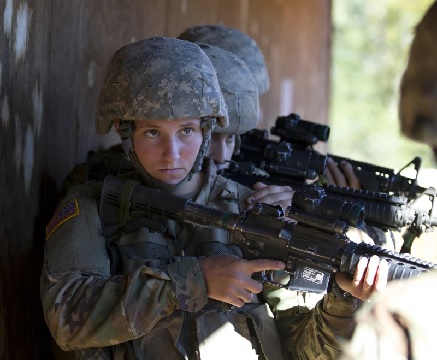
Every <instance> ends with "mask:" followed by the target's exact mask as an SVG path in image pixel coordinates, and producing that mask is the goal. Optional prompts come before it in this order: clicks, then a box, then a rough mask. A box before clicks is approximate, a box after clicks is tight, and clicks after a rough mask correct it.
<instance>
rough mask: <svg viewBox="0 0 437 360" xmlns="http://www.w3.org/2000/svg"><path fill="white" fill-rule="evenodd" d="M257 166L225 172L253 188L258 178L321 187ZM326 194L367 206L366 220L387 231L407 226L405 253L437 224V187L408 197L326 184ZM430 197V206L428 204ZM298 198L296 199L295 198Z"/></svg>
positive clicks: (241, 165) (298, 186)
mask: <svg viewBox="0 0 437 360" xmlns="http://www.w3.org/2000/svg"><path fill="white" fill-rule="evenodd" d="M262 171H264V170H261V169H257V168H256V167H255V166H254V164H252V163H250V162H246V163H238V162H232V163H231V164H230V166H229V168H228V169H225V170H223V171H222V175H223V176H225V177H228V178H230V179H232V180H235V181H237V182H239V183H241V184H243V185H245V186H248V187H252V186H253V184H254V183H255V182H257V181H262V182H264V183H265V184H268V185H289V186H291V187H293V189H294V190H298V191H304V190H307V189H310V188H318V187H317V186H315V185H303V184H302V183H299V182H296V181H290V179H289V178H288V177H286V176H279V175H278V174H277V173H273V174H269V173H268V172H265V173H263V174H262V175H261V172H262ZM322 189H323V190H324V194H325V195H327V196H329V197H330V198H335V199H338V200H340V201H343V202H347V203H349V204H356V205H361V206H362V207H363V208H364V220H365V222H366V223H367V224H368V225H373V226H376V227H378V228H381V229H383V230H395V231H401V230H402V228H406V229H405V231H404V233H403V235H402V238H403V245H402V247H401V249H400V252H401V253H411V247H412V244H413V241H414V239H416V238H417V237H419V236H420V235H421V234H422V233H424V232H432V231H434V227H436V226H437V206H436V201H437V200H436V189H435V188H433V187H429V188H427V189H425V190H424V191H423V192H422V193H421V194H419V195H418V196H417V197H416V198H414V199H412V200H411V199H408V198H407V197H405V196H396V195H390V194H387V193H382V192H375V191H368V190H357V189H351V188H347V187H342V186H337V185H323V187H322ZM424 200H428V205H429V206H427V204H425V203H424ZM293 201H294V198H293Z"/></svg>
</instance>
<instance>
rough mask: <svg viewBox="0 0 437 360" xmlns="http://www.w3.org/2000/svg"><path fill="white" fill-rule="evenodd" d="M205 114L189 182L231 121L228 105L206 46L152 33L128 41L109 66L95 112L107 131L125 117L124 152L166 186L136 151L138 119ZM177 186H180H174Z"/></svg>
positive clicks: (101, 127)
mask: <svg viewBox="0 0 437 360" xmlns="http://www.w3.org/2000/svg"><path fill="white" fill-rule="evenodd" d="M192 118H200V119H201V120H202V121H201V127H202V132H203V142H202V145H201V147H200V150H199V154H198V156H197V159H196V161H195V164H194V166H193V169H192V170H191V172H190V174H189V175H188V177H187V179H186V180H190V179H191V177H192V175H193V174H194V173H196V172H198V171H200V169H201V166H202V161H203V157H204V155H205V154H206V151H207V149H208V146H209V143H210V139H211V132H212V129H213V128H214V125H215V123H216V121H217V124H218V125H219V126H227V125H228V115H227V107H226V103H225V101H224V99H223V96H222V94H221V90H220V87H219V84H218V81H217V76H216V72H215V69H214V66H213V65H212V63H211V61H210V60H209V58H208V56H206V54H205V53H204V52H203V51H202V49H201V48H200V47H199V46H198V45H196V44H194V43H189V42H187V41H182V40H178V39H174V38H165V37H152V38H149V39H145V40H142V41H138V42H135V43H132V44H128V45H125V46H123V47H121V48H120V49H119V50H117V51H116V52H115V54H114V55H113V56H112V58H111V59H110V61H109V64H108V66H107V68H106V72H105V76H104V81H103V85H102V90H101V93H100V97H99V102H98V107H97V113H96V130H97V133H99V134H106V133H108V132H109V130H110V129H111V126H112V124H113V123H114V121H115V120H120V135H121V139H122V146H123V150H124V153H125V155H126V157H127V158H128V159H130V160H131V161H132V162H133V164H134V166H135V168H136V169H137V171H139V172H140V174H141V175H142V177H143V179H144V180H145V181H146V183H148V184H149V185H152V186H155V187H158V188H165V189H166V190H173V189H169V187H172V186H173V187H175V186H177V185H168V186H167V185H166V184H163V183H161V182H159V181H158V180H156V179H153V178H152V177H150V176H149V175H148V174H147V173H146V172H145V170H144V168H143V167H142V165H141V163H140V162H139V160H138V158H137V156H136V155H135V152H134V147H133V143H132V133H133V131H134V126H135V125H134V121H133V120H140V121H141V120H168V121H171V120H173V119H174V120H177V119H192ZM175 189H176V188H175Z"/></svg>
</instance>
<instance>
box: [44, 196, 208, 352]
mask: <svg viewBox="0 0 437 360" xmlns="http://www.w3.org/2000/svg"><path fill="white" fill-rule="evenodd" d="M49 225H50V227H48V230H47V236H46V238H47V240H46V242H45V250H44V266H43V271H42V274H41V287H40V295H41V301H42V305H43V311H44V316H45V319H46V322H47V324H48V327H49V329H50V332H51V334H52V336H53V338H54V339H55V340H56V342H57V343H58V345H59V346H60V347H61V348H62V349H64V350H76V349H81V348H88V347H101V346H109V345H113V344H114V341H115V342H117V343H121V342H125V341H128V340H132V339H134V338H137V337H139V336H142V335H144V334H145V333H147V332H149V331H150V330H151V329H153V327H154V326H155V325H156V324H157V322H159V320H161V319H162V318H164V317H167V316H169V315H170V314H172V313H173V312H174V311H175V310H178V309H184V310H188V311H196V310H198V309H199V308H201V307H202V306H203V305H204V304H205V303H206V301H207V295H206V288H205V285H204V282H203V277H202V275H201V272H200V269H199V264H198V260H197V259H196V258H181V259H178V260H176V261H174V263H172V264H170V265H168V267H167V268H159V269H155V268H148V267H145V266H142V267H139V268H138V269H136V270H134V271H133V272H132V273H130V274H126V275H119V276H111V275H110V270H109V266H110V264H109V259H108V255H107V252H106V248H105V239H104V237H103V236H102V233H101V228H100V220H99V216H98V212H97V200H96V198H94V197H92V196H82V195H81V196H78V197H71V198H67V199H65V201H63V202H62V205H60V207H59V208H58V210H57V211H56V213H55V215H54V216H53V218H52V220H51V221H50V223H49ZM187 287H188V288H189V290H187Z"/></svg>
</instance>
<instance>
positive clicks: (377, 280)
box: [335, 255, 388, 300]
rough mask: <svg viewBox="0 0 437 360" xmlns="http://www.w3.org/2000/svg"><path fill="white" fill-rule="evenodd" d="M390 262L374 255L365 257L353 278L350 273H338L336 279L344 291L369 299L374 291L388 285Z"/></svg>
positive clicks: (359, 263)
mask: <svg viewBox="0 0 437 360" xmlns="http://www.w3.org/2000/svg"><path fill="white" fill-rule="evenodd" d="M387 277H388V263H387V261H386V260H384V259H382V260H380V259H379V257H378V256H376V255H374V256H372V257H371V258H370V259H367V258H366V257H363V258H361V259H360V261H359V262H358V265H357V270H356V271H355V274H354V276H353V278H352V280H351V277H350V274H346V273H337V274H336V275H335V281H336V282H337V284H338V286H339V287H340V288H342V289H343V290H344V291H347V292H349V293H350V294H351V295H353V296H355V297H356V298H358V299H361V300H368V299H369V297H370V295H371V294H372V293H373V292H374V291H383V290H384V289H385V288H386V286H387Z"/></svg>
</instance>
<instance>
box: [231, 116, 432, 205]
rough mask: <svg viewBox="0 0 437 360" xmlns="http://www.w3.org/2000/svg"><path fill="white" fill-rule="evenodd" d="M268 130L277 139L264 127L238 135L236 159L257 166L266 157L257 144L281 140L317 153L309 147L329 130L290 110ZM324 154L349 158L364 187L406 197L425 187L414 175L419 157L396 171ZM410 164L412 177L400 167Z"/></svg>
mask: <svg viewBox="0 0 437 360" xmlns="http://www.w3.org/2000/svg"><path fill="white" fill-rule="evenodd" d="M270 133H271V134H273V135H276V136H278V137H279V141H275V140H271V139H269V132H268V131H267V130H260V129H254V130H251V131H249V132H247V133H245V134H243V135H241V146H240V155H238V156H237V157H235V160H236V161H251V162H253V163H254V164H255V165H257V166H260V164H261V162H262V161H269V160H268V159H265V155H264V154H262V153H260V151H259V150H258V151H257V150H256V149H259V148H260V147H261V148H262V149H264V148H265V147H266V146H273V145H275V144H276V145H277V144H279V143H281V142H286V143H289V144H290V148H291V149H293V150H299V151H302V152H309V154H313V153H317V152H315V151H314V150H313V149H312V146H313V145H314V144H315V143H316V142H317V141H323V142H326V141H327V140H328V138H329V134H330V131H329V126H327V125H321V124H317V123H315V122H311V121H308V120H302V119H301V118H300V116H299V115H297V114H293V113H291V114H290V115H288V116H279V117H278V118H277V119H276V122H275V126H273V127H272V128H271V129H270ZM309 154H307V155H301V156H307V157H308V156H310V155H309ZM327 156H329V157H331V158H332V159H333V160H334V161H336V162H337V163H338V162H340V161H342V160H345V161H347V162H349V163H350V164H351V165H352V167H353V168H354V172H355V174H356V175H357V177H358V179H359V180H360V183H361V185H362V187H363V188H364V189H365V190H369V191H376V192H384V193H390V194H393V195H401V196H406V197H408V198H409V199H414V198H416V197H417V196H418V195H420V194H421V193H423V191H425V190H426V189H425V188H423V187H420V186H419V185H418V183H417V177H418V175H419V170H420V167H421V164H422V159H421V158H420V157H415V158H414V159H413V160H411V161H410V162H409V163H407V164H406V165H405V166H404V167H402V168H401V169H400V170H399V171H398V172H395V171H394V170H393V169H390V168H386V167H382V166H378V165H375V164H370V163H366V162H362V161H357V160H353V159H350V158H347V157H341V156H337V155H332V154H328V155H327ZM411 166H413V167H414V171H415V177H414V178H409V177H405V176H402V175H401V173H402V171H404V170H405V169H406V168H409V167H411ZM318 174H319V175H323V172H321V171H319V172H318Z"/></svg>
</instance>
